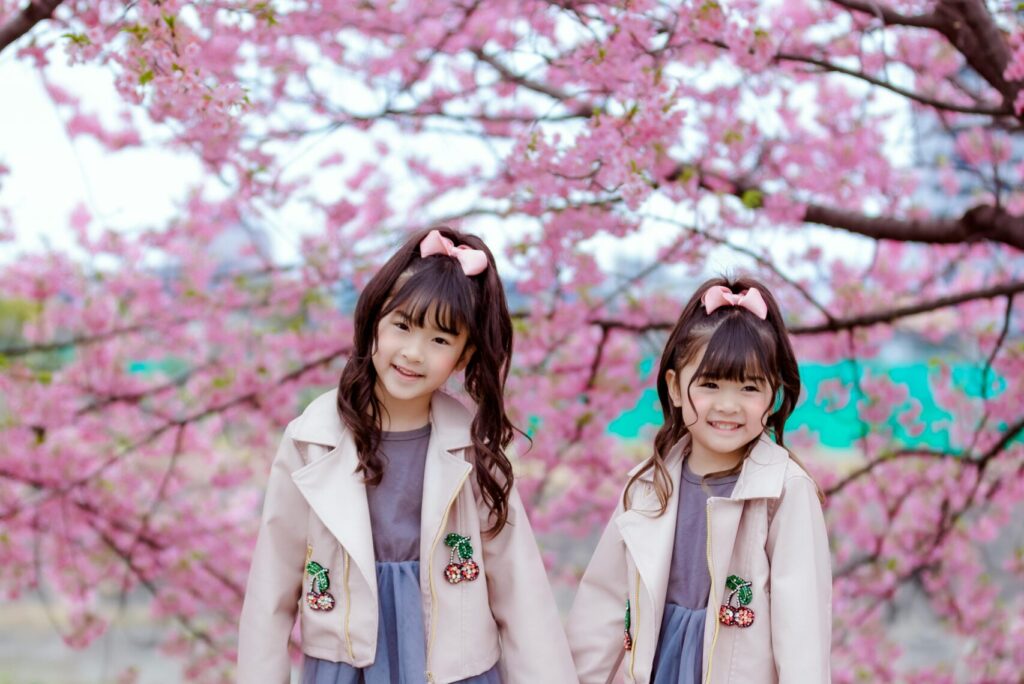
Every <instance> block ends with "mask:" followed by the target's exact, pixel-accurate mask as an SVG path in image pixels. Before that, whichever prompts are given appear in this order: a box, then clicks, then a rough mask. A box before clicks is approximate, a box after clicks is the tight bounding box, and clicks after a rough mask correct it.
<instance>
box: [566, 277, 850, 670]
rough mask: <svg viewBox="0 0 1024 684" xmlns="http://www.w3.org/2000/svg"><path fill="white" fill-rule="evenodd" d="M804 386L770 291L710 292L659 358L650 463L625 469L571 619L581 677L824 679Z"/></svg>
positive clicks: (690, 307)
mask: <svg viewBox="0 0 1024 684" xmlns="http://www.w3.org/2000/svg"><path fill="white" fill-rule="evenodd" d="M799 393H800V376H799V373H798V371H797V364H796V359H795V358H794V356H793V349H792V347H791V346H790V343H789V339H788V337H787V333H786V328H785V326H784V325H783V322H782V316H781V315H780V314H779V308H778V305H777V304H776V303H775V299H774V298H773V297H772V296H771V294H770V293H769V292H768V290H767V289H765V287H764V286H763V285H762V284H760V283H758V282H756V281H754V280H749V279H741V280H737V281H735V282H730V281H728V280H726V279H716V280H710V281H708V282H706V283H704V284H703V285H701V286H700V288H699V289H698V290H697V292H696V293H695V294H694V295H693V297H692V298H691V299H690V301H689V303H688V304H687V305H686V308H685V309H683V313H682V314H681V315H680V317H679V320H678V322H677V323H676V326H675V329H674V330H673V331H672V334H671V336H670V337H669V339H668V343H667V344H666V346H665V351H664V352H663V353H662V357H661V367H660V369H659V372H658V397H659V398H660V400H661V407H662V412H663V413H664V417H665V422H664V425H663V426H662V428H661V430H660V431H659V432H658V434H657V436H656V437H655V440H654V454H653V455H652V456H651V457H650V458H649V459H647V460H646V461H645V462H643V463H641V464H640V465H639V466H637V467H636V468H634V469H633V471H632V472H631V473H630V477H629V480H628V483H627V484H626V488H625V491H624V492H623V495H622V499H621V501H620V502H619V505H618V507H617V511H616V512H615V514H614V515H613V517H612V520H611V522H610V523H609V524H608V527H607V528H606V529H605V532H604V535H603V536H602V537H601V540H600V542H599V543H598V545H597V550H596V551H595V552H594V557H593V559H592V560H591V561H590V566H589V567H588V568H587V571H586V573H585V574H584V576H583V580H582V584H581V585H580V589H579V592H578V593H577V595H576V600H575V603H574V604H573V608H572V611H571V612H570V615H569V642H570V644H571V646H572V651H573V657H574V658H575V660H576V668H577V672H578V674H579V678H580V682H582V683H583V684H592V683H594V684H596V683H602V684H603V683H605V682H610V681H612V680H613V679H614V678H615V677H616V675H617V674H619V673H620V672H624V676H625V679H626V680H627V681H629V682H641V683H644V684H646V683H647V682H653V683H655V684H668V683H669V682H671V684H700V683H701V682H705V683H714V684H718V683H725V682H737V683H738V682H743V683H744V684H762V683H763V684H774V683H776V682H783V683H785V684H823V683H826V682H829V681H830V674H829V648H830V638H831V623H832V620H831V586H832V577H831V569H830V567H829V548H828V539H827V538H826V534H825V521H824V518H823V516H822V511H821V501H820V492H819V491H818V488H817V486H816V485H815V483H814V481H813V480H811V478H810V477H809V476H808V475H807V473H806V472H805V471H804V469H803V468H802V467H801V465H800V464H799V462H798V461H797V460H796V458H795V457H794V456H792V455H791V454H790V453H789V452H788V451H787V450H786V449H785V448H784V446H783V441H782V432H783V428H784V427H785V424H786V419H787V418H788V417H789V415H790V413H791V412H792V411H793V407H794V406H795V405H796V401H797V397H798V395H799ZM773 440H774V441H773Z"/></svg>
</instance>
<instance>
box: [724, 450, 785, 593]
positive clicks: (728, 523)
mask: <svg viewBox="0 0 1024 684" xmlns="http://www.w3.org/2000/svg"><path fill="white" fill-rule="evenodd" d="M788 460H789V454H788V453H787V452H786V450H785V449H784V448H782V447H780V446H779V445H778V444H775V443H774V442H772V441H771V439H769V438H768V436H767V435H761V437H760V438H759V439H758V442H757V444H755V445H754V448H753V450H752V451H751V452H750V455H749V456H748V457H747V458H745V459H744V460H743V465H742V466H741V467H740V476H739V479H738V480H737V481H736V486H735V487H733V490H732V495H731V496H730V497H729V498H724V497H711V498H709V499H708V521H707V522H708V531H709V532H710V545H709V549H708V553H709V556H710V558H709V560H710V561H711V572H712V573H713V575H712V577H711V581H712V591H713V593H714V596H713V597H712V598H713V599H714V600H716V601H718V602H719V605H720V604H721V602H722V596H723V594H724V591H725V580H726V579H727V578H728V576H729V572H730V569H729V562H730V561H731V560H732V554H733V548H734V546H735V544H736V534H737V532H738V530H739V526H740V519H741V518H742V516H743V504H744V502H745V501H747V500H748V499H770V498H776V499H777V498H778V497H779V496H781V495H782V485H783V483H784V480H785V476H786V463H787V461H788ZM709 607H710V606H709ZM713 610H716V611H717V610H718V606H714V607H713Z"/></svg>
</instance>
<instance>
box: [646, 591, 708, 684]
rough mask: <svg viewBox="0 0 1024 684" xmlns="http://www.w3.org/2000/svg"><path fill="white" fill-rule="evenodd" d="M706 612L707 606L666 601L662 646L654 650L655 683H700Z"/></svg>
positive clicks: (661, 637) (659, 643) (653, 680)
mask: <svg viewBox="0 0 1024 684" xmlns="http://www.w3.org/2000/svg"><path fill="white" fill-rule="evenodd" d="M706 612H707V609H706V608H701V609H699V610H694V609H692V608H684V607H683V606H677V605H676V604H674V603H666V604H665V616H664V617H663V618H662V619H661V635H660V636H659V637H658V649H657V650H656V651H655V652H654V670H653V674H652V676H651V682H652V684H700V682H701V674H702V672H701V671H702V669H703V667H704V663H703V658H704V615H705V613H706Z"/></svg>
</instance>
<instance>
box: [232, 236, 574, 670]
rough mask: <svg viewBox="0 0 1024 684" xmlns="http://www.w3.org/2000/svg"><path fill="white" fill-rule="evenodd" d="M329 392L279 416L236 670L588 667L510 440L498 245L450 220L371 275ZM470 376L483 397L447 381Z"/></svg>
mask: <svg viewBox="0 0 1024 684" xmlns="http://www.w3.org/2000/svg"><path fill="white" fill-rule="evenodd" d="M354 337H355V339H354V347H353V350H352V354H351V356H350V358H349V360H348V362H347V364H346V365H345V368H344V370H343V372H342V374H341V380H340V382H339V383H338V388H337V390H336V391H332V392H329V393H327V394H324V395H322V396H321V397H319V398H318V399H315V400H314V401H313V402H312V403H311V404H310V405H309V406H308V407H307V408H306V410H305V411H304V412H303V414H302V415H301V416H300V417H298V418H297V419H295V420H294V421H292V423H291V424H289V426H288V428H287V429H286V430H285V434H284V439H283V440H282V442H281V446H280V449H279V451H278V453H277V456H276V458H275V460H274V463H273V466H272V467H271V473H270V479H269V482H268V484H267V493H266V498H265V502H264V508H263V518H262V524H261V526H260V531H259V537H258V540H257V543H256V551H255V554H254V558H253V562H252V568H251V570H250V574H249V581H248V585H247V589H246V596H245V603H244V605H243V608H242V617H241V625H240V632H239V651H238V673H239V679H238V681H240V682H242V683H243V684H256V683H259V684H265V683H267V682H270V683H272V684H284V683H286V682H288V681H289V671H290V662H289V656H288V641H289V635H290V633H291V631H292V627H293V625H294V622H295V616H296V613H297V612H301V633H302V639H301V648H302V651H303V653H304V660H303V665H302V681H303V683H304V684H356V683H366V684H378V683H379V684H414V683H415V684H422V682H424V681H426V682H439V683H440V682H464V683H467V684H498V683H500V682H506V683H509V684H511V683H514V682H523V683H526V682H529V683H530V684H535V683H537V682H551V683H552V684H556V683H557V684H561V683H563V682H574V681H575V679H576V676H575V673H574V670H573V665H572V658H571V655H570V653H569V649H568V644H567V642H566V639H565V635H564V632H563V631H562V627H561V623H560V620H559V616H558V613H557V610H556V608H555V603H554V601H553V599H552V594H551V589H550V586H549V584H548V580H547V577H546V575H545V572H544V566H543V563H542V562H541V557H540V554H539V552H538V549H537V545H536V542H535V540H534V537H533V533H532V532H531V530H530V523H529V521H528V520H527V518H526V514H525V512H524V510H523V505H522V503H521V501H520V499H519V496H518V494H517V493H516V489H515V487H514V485H513V475H512V466H511V464H510V463H509V459H508V457H507V456H506V454H505V449H506V448H507V447H508V445H509V442H510V441H511V439H512V436H513V428H512V424H511V423H510V421H509V419H508V416H507V415H506V413H505V403H504V398H503V392H504V386H505V379H506V376H507V374H508V370H509V361H510V358H511V354H512V321H511V318H510V316H509V312H508V305H507V303H506V300H505V293H504V289H503V288H502V284H501V281H500V280H499V278H498V273H497V268H496V266H495V263H494V257H493V256H492V254H491V252H490V251H489V250H488V248H487V247H486V246H485V245H484V243H483V242H482V241H481V240H479V239H478V238H476V237H474V236H471V235H466V234H462V233H460V232H457V231H455V230H451V229H448V228H440V229H435V230H431V231H424V232H421V233H419V234H417V235H414V236H413V237H412V238H411V239H410V240H409V241H407V242H406V243H405V244H404V245H403V246H402V247H401V248H400V249H399V250H398V251H397V253H395V254H394V255H393V256H392V257H391V259H390V260H388V262H387V263H386V264H385V265H384V266H383V267H382V268H381V270H380V271H379V272H378V273H377V274H376V275H375V276H374V277H373V278H372V279H371V280H370V282H369V284H368V285H367V286H366V289H365V290H364V291H363V292H362V294H361V295H360V297H359V301H358V303H357V305H356V311H355V335H354ZM458 371H465V375H464V378H465V382H464V384H465V390H466V394H468V395H469V397H470V399H471V400H472V401H473V408H472V410H467V409H466V408H465V407H464V406H463V405H462V404H461V403H460V402H458V401H457V400H456V399H454V398H453V397H451V396H449V395H447V394H445V393H444V392H442V391H441V388H442V387H443V386H444V385H445V383H446V382H447V380H448V378H449V376H451V375H452V374H453V373H456V372H458Z"/></svg>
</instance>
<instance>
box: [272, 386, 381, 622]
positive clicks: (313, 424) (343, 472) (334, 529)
mask: <svg viewBox="0 0 1024 684" xmlns="http://www.w3.org/2000/svg"><path fill="white" fill-rule="evenodd" d="M294 439H295V441H296V442H305V443H307V444H319V445H322V446H325V447H333V448H332V449H331V450H330V451H328V452H327V453H326V454H324V455H323V456H321V457H319V458H314V460H312V461H310V462H309V463H307V464H306V465H304V466H303V467H301V468H299V469H298V470H296V471H295V472H293V473H292V481H293V482H295V486H296V487H297V488H298V490H299V492H300V493H301V494H302V496H303V497H304V498H305V499H306V502H307V503H308V504H309V507H310V508H311V509H312V510H313V512H314V513H315V514H316V516H317V517H318V518H320V521H321V522H323V524H324V527H326V528H327V530H328V531H329V532H330V533H331V534H332V535H334V537H335V538H336V539H337V540H338V543H340V544H341V546H342V547H343V548H344V549H345V552H346V553H347V554H348V555H349V557H351V558H352V562H353V563H355V565H356V568H357V569H358V570H359V572H360V574H362V576H363V579H364V580H365V581H366V584H367V585H369V587H370V591H371V592H372V594H373V599H374V602H376V599H377V572H376V569H375V558H374V554H373V535H372V532H371V529H370V508H369V505H368V503H367V500H366V485H365V484H363V478H362V476H361V475H359V474H358V473H357V472H356V466H357V465H358V464H359V458H358V456H357V454H356V446H355V442H354V441H353V440H352V437H351V435H350V434H349V432H348V430H345V429H344V428H343V426H342V423H341V419H340V418H339V417H338V409H337V392H328V393H326V394H323V395H321V396H319V397H317V398H316V399H314V400H313V401H312V402H311V403H310V405H309V406H307V407H306V410H305V411H303V413H302V417H301V420H300V421H299V423H298V424H297V425H296V427H295V431H294Z"/></svg>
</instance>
